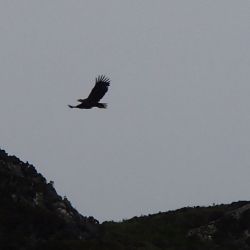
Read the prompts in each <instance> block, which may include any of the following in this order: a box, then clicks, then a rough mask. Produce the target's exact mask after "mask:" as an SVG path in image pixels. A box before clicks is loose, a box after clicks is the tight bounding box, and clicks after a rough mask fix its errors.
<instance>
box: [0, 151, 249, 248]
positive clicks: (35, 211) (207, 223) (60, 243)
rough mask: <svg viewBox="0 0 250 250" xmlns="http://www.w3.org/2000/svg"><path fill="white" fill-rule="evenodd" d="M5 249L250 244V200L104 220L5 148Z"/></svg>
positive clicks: (1, 227)
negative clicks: (76, 204)
mask: <svg viewBox="0 0 250 250" xmlns="http://www.w3.org/2000/svg"><path fill="white" fill-rule="evenodd" d="M0 198H1V202H0V250H36V249H37V250H40V249H41V250H42V249H46V250H50V249H51V250H52V249H53V250H56V249H60V250H80V249H82V250H84V249H92V250H102V249H103V250H104V249H105V250H112V249H114V250H125V249H126V250H136V249H141V250H143V249H145V250H160V249H166V250H231V249H232V250H249V249H250V202H247V201H239V202H234V203H232V204H229V205H215V206H210V207H187V208H182V209H178V210H176V211H169V212H164V213H158V214H153V215H148V216H141V217H134V218H132V219H129V220H124V221H122V222H104V223H102V224H99V223H98V221H97V220H95V219H94V218H93V217H84V216H82V215H80V214H79V213H78V212H77V211H76V210H75V209H74V208H73V207H72V206H71V204H70V202H69V201H68V200H67V199H66V198H62V197H61V196H59V195H58V194H57V192H56V190H55V189H54V187H53V183H52V182H49V183H47V181H46V179H45V178H44V177H43V176H42V175H41V174H39V173H37V171H36V169H35V168H34V166H32V165H30V164H29V163H24V162H22V161H20V160H19V159H18V158H17V157H15V156H8V155H7V154H6V153H5V151H3V150H0Z"/></svg>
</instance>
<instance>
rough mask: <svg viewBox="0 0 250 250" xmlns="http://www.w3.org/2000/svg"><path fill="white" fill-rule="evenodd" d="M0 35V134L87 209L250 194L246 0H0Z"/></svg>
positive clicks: (138, 208) (155, 206)
mask: <svg viewBox="0 0 250 250" xmlns="http://www.w3.org/2000/svg"><path fill="white" fill-rule="evenodd" d="M0 35H1V39H0V86H1V89H0V114H1V122H0V139H1V142H0V147H1V148H3V149H5V150H6V151H7V152H8V153H9V154H14V155H16V156H18V157H19V158H21V159H22V160H23V161H25V162H26V161H29V162H30V163H32V164H33V165H35V167H36V168H37V170H38V171H39V172H41V173H42V174H43V175H44V176H45V177H46V178H47V180H48V181H50V180H53V181H54V182H55V187H56V189H57V191H58V193H59V194H60V195H62V196H64V195H66V196H67V197H68V199H69V200H70V201H71V203H72V205H73V206H74V207H76V208H77V209H78V211H79V212H81V213H82V214H83V215H85V216H94V217H95V218H96V219H98V220H100V221H103V220H122V219H124V218H130V217H133V216H139V215H142V214H143V215H146V214H149V213H156V212H158V211H167V210H170V209H176V208H180V207H183V206H194V205H211V204H212V203H229V202H232V201H238V200H250V194H249V188H250V1H249V0H238V1H235V0H216V1H215V0H214V1H213V0H211V1H207V0H189V1H187V0H126V1H125V0H123V1H122V0H105V1H102V0H98V1H97V0H53V1H51V0H42V1H39V0H22V1H20V0H12V1H7V0H1V1H0ZM98 74H105V75H107V76H108V77H110V79H111V86H110V89H109V92H108V93H107V95H106V96H105V97H104V98H103V101H104V102H107V103H108V105H109V106H108V109H107V110H103V109H92V110H72V109H69V108H68V107H67V104H73V105H74V104H75V103H76V99H79V98H84V97H86V96H87V95H88V94H89V92H90V90H91V89H92V87H93V86H94V79H95V77H96V76H97V75H98Z"/></svg>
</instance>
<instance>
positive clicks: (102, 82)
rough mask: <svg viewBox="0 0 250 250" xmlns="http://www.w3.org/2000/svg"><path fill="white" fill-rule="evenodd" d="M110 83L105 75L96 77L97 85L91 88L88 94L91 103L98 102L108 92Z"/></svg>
mask: <svg viewBox="0 0 250 250" xmlns="http://www.w3.org/2000/svg"><path fill="white" fill-rule="evenodd" d="M109 85H110V80H109V78H107V77H106V76H104V75H101V76H98V77H97V78H96V79H95V86H94V88H93V89H92V90H91V92H90V94H89V96H88V98H87V99H88V101H89V102H91V103H98V102H99V101H100V100H101V99H102V98H103V96H104V95H105V94H106V92H107V91H108V86H109Z"/></svg>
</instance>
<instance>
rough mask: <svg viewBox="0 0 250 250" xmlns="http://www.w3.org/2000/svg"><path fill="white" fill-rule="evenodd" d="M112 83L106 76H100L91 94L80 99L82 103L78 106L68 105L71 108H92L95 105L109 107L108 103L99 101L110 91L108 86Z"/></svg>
mask: <svg viewBox="0 0 250 250" xmlns="http://www.w3.org/2000/svg"><path fill="white" fill-rule="evenodd" d="M109 85H110V80H109V79H108V78H107V77H105V76H103V75H102V76H98V77H97V78H96V81H95V86H94V88H93V89H92V90H91V92H90V94H89V96H88V97H87V98H86V99H79V100H78V102H80V104H78V105H76V106H72V105H68V106H69V107H70V108H79V109H91V108H93V107H97V108H107V104H106V103H100V102H99V101H100V100H101V99H102V98H103V96H104V95H105V94H106V92H107V91H108V86H109Z"/></svg>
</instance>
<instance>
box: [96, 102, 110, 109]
mask: <svg viewBox="0 0 250 250" xmlns="http://www.w3.org/2000/svg"><path fill="white" fill-rule="evenodd" d="M96 107H97V108H100V109H106V108H107V107H108V104H107V103H100V102H99V103H97V105H96Z"/></svg>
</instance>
